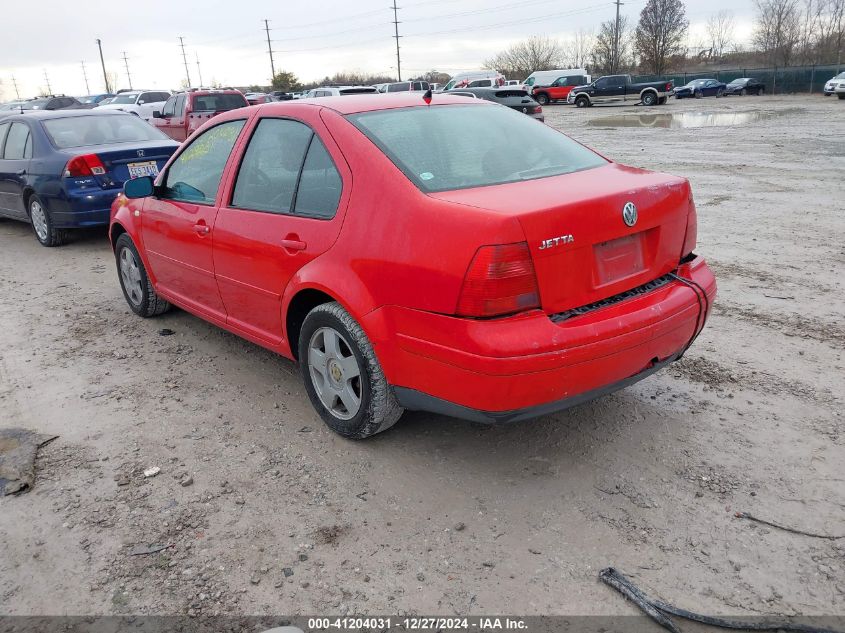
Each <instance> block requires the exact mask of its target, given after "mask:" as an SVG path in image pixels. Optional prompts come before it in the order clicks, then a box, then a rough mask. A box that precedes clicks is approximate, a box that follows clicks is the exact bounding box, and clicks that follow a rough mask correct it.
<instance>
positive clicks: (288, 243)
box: [280, 235, 307, 251]
mask: <svg viewBox="0 0 845 633" xmlns="http://www.w3.org/2000/svg"><path fill="white" fill-rule="evenodd" d="M280 244H281V246H282V248H285V249H287V250H289V251H304V250H305V247H306V246H307V245H306V244H305V242H303V241H302V240H300V239H299V238H298V237H297V236H296V235H289V236H288V237H286V238H285V239H283V240H282V241H281V242H280Z"/></svg>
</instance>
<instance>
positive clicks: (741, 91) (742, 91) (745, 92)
mask: <svg viewBox="0 0 845 633" xmlns="http://www.w3.org/2000/svg"><path fill="white" fill-rule="evenodd" d="M739 94H741V95H742V96H743V97H744V96H745V95H747V94H748V90H746V89H745V88H743V89H742V90H740V91H739Z"/></svg>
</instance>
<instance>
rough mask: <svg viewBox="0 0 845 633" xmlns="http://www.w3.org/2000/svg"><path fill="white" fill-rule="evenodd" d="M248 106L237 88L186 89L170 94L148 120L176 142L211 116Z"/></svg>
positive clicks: (183, 138)
mask: <svg viewBox="0 0 845 633" xmlns="http://www.w3.org/2000/svg"><path fill="white" fill-rule="evenodd" d="M248 105H249V103H248V102H247V100H246V97H244V96H243V93H241V92H240V91H239V90H189V91H187V92H180V93H178V94H175V95H172V96H171V97H170V98H169V99H168V100H167V102H166V103H165V104H164V108H163V109H162V110H161V112H159V111H158V110H156V111H155V112H153V118H152V120H151V121H150V123H152V124H153V125H154V126H155V127H157V128H158V129H159V130H161V131H162V132H164V133H165V134H167V135H168V136H169V137H170V138H172V139H173V140H175V141H184V140H185V139H186V138H188V137H189V136H190V135H191V134H193V132H194V130H196V129H197V128H198V127H200V126H201V125H202V124H203V123H205V122H206V121H207V120H208V119H210V118H211V117H213V116H215V115H217V114H220V113H221V112H228V111H229V110H236V109H237V108H245V107H247V106H248Z"/></svg>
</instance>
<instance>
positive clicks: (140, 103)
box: [138, 99, 146, 105]
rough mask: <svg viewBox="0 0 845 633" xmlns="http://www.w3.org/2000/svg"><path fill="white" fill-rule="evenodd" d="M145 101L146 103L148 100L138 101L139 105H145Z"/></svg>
mask: <svg viewBox="0 0 845 633" xmlns="http://www.w3.org/2000/svg"><path fill="white" fill-rule="evenodd" d="M145 103H146V101H144V100H143V99H141V100H139V101H138V105H144V104H145Z"/></svg>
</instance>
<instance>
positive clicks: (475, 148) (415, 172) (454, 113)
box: [347, 104, 607, 192]
mask: <svg viewBox="0 0 845 633" xmlns="http://www.w3.org/2000/svg"><path fill="white" fill-rule="evenodd" d="M347 118H348V119H349V120H350V121H351V122H352V123H353V124H354V125H355V126H357V127H358V129H360V130H361V131H362V132H363V133H364V134H365V135H366V136H367V137H368V138H369V139H370V140H371V141H373V143H375V144H376V145H377V146H378V147H379V149H381V150H382V151H383V152H384V153H385V154H386V155H387V157H388V158H390V160H391V161H393V163H394V164H395V165H396V166H397V167H398V168H399V169H401V170H402V171H403V172H404V173H405V175H406V176H407V177H408V178H409V179H410V180H411V181H412V182H413V183H414V184H415V185H416V186H417V187H419V188H420V189H421V190H422V191H425V192H433V191H448V190H454V189H466V188H469V187H482V186H486V185H496V184H502V183H507V182H518V181H521V180H535V179H537V178H545V177H548V176H557V175H560V174H568V173H571V172H575V171H581V170H584V169H591V168H593V167H599V166H601V165H604V164H606V163H607V161H606V160H605V159H603V158H602V157H601V156H599V155H598V154H596V153H594V152H592V151H590V150H589V149H587V148H586V147H584V146H583V145H580V144H578V143H576V142H575V141H573V140H571V139H570V138H569V137H567V136H566V135H564V134H562V133H560V132H558V131H557V130H555V129H553V128H551V127H549V126H547V125H543V124H541V123H538V122H537V121H535V120H533V119H532V118H530V117H527V116H525V115H524V114H522V113H521V112H516V111H515V110H512V109H511V108H501V107H496V106H490V105H483V104H479V105H470V104H467V105H442V106H437V107H425V106H423V107H413V108H397V109H392V110H377V111H371V112H361V113H358V114H353V115H349V116H348V117H347ZM490 130H496V133H495V134H490V133H489V132H490ZM455 139H472V142H471V143H456V142H455Z"/></svg>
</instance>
